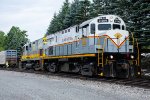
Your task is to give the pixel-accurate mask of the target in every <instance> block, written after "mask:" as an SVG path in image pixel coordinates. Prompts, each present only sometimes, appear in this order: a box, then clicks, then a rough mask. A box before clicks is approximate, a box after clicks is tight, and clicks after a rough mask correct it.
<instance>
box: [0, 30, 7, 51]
mask: <svg viewBox="0 0 150 100" xmlns="http://www.w3.org/2000/svg"><path fill="white" fill-rule="evenodd" d="M5 38H6V36H5V33H4V32H2V31H0V51H3V50H4V49H5Z"/></svg>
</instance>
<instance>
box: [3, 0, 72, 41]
mask: <svg viewBox="0 0 150 100" xmlns="http://www.w3.org/2000/svg"><path fill="white" fill-rule="evenodd" d="M64 1H65V0H0V30H1V31H4V32H5V33H8V32H9V30H10V28H11V27H12V26H18V27H20V29H21V30H26V31H28V32H27V34H28V38H29V39H30V40H31V41H34V40H36V39H39V38H41V37H43V36H44V34H45V33H46V30H47V28H48V25H49V23H50V21H51V19H52V17H53V15H54V13H55V12H58V11H59V9H60V8H61V6H62V4H63V2H64ZM69 1H70V2H72V1H73V0H69Z"/></svg>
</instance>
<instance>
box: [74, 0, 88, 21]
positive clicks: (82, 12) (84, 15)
mask: <svg viewBox="0 0 150 100" xmlns="http://www.w3.org/2000/svg"><path fill="white" fill-rule="evenodd" d="M90 6H91V3H90V1H89V0H83V1H80V2H79V5H78V8H77V13H76V16H75V23H76V24H79V23H82V22H84V21H86V20H88V19H90Z"/></svg>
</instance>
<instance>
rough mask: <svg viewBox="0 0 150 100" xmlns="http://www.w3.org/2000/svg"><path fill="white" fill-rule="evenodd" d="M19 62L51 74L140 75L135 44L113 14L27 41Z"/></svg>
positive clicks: (119, 20) (121, 76)
mask: <svg viewBox="0 0 150 100" xmlns="http://www.w3.org/2000/svg"><path fill="white" fill-rule="evenodd" d="M130 38H131V39H130ZM21 63H22V66H23V67H24V68H27V69H28V68H33V69H35V70H39V69H46V70H48V71H50V72H53V73H56V72H72V73H78V74H81V75H84V76H93V75H98V76H104V77H118V78H130V77H137V76H140V75H141V67H140V51H139V47H138V43H137V42H136V40H135V39H134V37H133V35H132V33H129V32H128V31H127V30H126V25H125V22H124V21H123V20H122V19H121V18H120V17H119V16H116V15H100V16H98V17H95V18H93V19H90V20H87V21H85V22H83V23H81V24H79V25H74V26H71V27H69V28H67V29H64V30H60V31H59V32H56V33H54V34H50V35H47V36H44V37H43V38H40V39H38V40H35V41H33V42H30V43H27V44H26V45H25V46H24V47H23V54H22V58H21Z"/></svg>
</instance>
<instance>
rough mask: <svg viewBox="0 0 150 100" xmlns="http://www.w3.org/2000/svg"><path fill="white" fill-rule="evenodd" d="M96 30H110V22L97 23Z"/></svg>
mask: <svg viewBox="0 0 150 100" xmlns="http://www.w3.org/2000/svg"><path fill="white" fill-rule="evenodd" d="M98 30H111V24H99V25H98Z"/></svg>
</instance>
